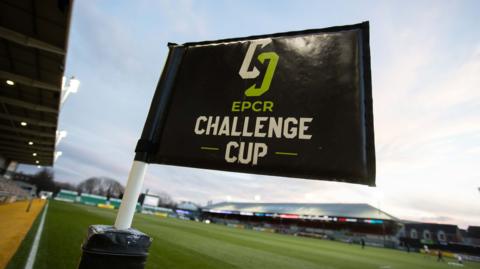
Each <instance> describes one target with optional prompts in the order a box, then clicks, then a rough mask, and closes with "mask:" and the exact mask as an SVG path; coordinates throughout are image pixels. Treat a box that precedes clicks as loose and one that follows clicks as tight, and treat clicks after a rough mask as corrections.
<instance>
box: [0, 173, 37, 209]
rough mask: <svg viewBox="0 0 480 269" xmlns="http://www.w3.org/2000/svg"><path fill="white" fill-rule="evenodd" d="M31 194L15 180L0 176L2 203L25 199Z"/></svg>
mask: <svg viewBox="0 0 480 269" xmlns="http://www.w3.org/2000/svg"><path fill="white" fill-rule="evenodd" d="M29 197H30V194H29V193H28V192H27V191H25V190H23V189H22V188H20V187H19V186H18V185H17V184H15V182H14V181H12V180H9V179H6V178H4V177H2V176H0V203H5V202H15V201H17V200H25V199H28V198H29Z"/></svg>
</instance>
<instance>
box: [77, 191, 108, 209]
mask: <svg viewBox="0 0 480 269" xmlns="http://www.w3.org/2000/svg"><path fill="white" fill-rule="evenodd" d="M80 203H82V204H85V205H92V206H98V205H99V204H106V203H107V197H105V196H100V195H95V194H88V193H82V195H80Z"/></svg>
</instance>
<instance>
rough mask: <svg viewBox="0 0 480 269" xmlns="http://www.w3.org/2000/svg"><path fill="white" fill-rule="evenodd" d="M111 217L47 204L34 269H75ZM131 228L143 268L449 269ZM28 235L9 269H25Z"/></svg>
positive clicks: (244, 233)
mask: <svg viewBox="0 0 480 269" xmlns="http://www.w3.org/2000/svg"><path fill="white" fill-rule="evenodd" d="M115 214H116V211H113V210H109V209H100V208H95V207H90V206H83V205H78V204H68V203H63V202H57V201H53V202H50V205H49V208H48V213H47V218H46V222H45V227H44V233H43V235H42V239H41V242H40V248H39V253H38V256H37V261H36V263H35V268H76V267H77V264H78V261H79V259H80V255H81V249H80V246H81V243H82V241H83V239H84V237H85V234H86V232H87V228H88V226H89V225H90V224H111V223H113V220H114V218H115ZM133 226H134V227H135V228H137V229H139V230H141V231H142V232H145V233H147V234H149V235H150V236H152V237H153V244H152V246H151V248H150V255H149V257H148V262H147V268H162V269H163V268H195V269H197V268H222V269H226V268H248V269H251V268H261V269H281V268H295V269H302V268H360V269H362V268H385V269H386V268H391V269H396V268H405V269H407V268H408V269H411V268H453V267H452V266H449V265H448V264H447V263H437V262H436V259H435V258H434V257H429V258H426V257H423V256H422V255H420V254H416V253H405V252H401V251H397V250H390V249H383V248H370V247H367V248H365V249H364V250H362V249H361V248H360V247H359V246H358V245H349V244H345V243H339V242H332V241H326V240H318V239H309V238H301V237H294V236H287V235H279V234H270V233H265V232H256V231H250V230H240V229H235V228H229V227H225V226H220V225H214V224H204V223H196V222H191V221H183V220H176V219H164V218H159V217H156V216H149V215H140V214H139V215H136V216H135V221H134V225H133ZM32 230H33V231H34V230H35V229H32ZM32 234H33V232H31V234H29V235H28V236H27V238H26V240H25V242H24V243H23V244H22V246H21V247H20V249H19V251H18V252H17V254H16V255H15V257H14V258H13V259H12V262H11V263H10V265H9V267H8V268H10V269H12V268H23V264H24V262H25V259H26V257H27V256H28V251H29V247H30V244H31V238H32V236H33V235H32ZM464 268H480V264H478V263H468V264H467V265H466V266H465V267H464Z"/></svg>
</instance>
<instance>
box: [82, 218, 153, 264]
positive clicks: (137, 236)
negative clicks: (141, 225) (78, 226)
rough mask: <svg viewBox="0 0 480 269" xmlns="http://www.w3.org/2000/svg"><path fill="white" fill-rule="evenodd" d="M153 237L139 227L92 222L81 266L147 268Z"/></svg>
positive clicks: (84, 246)
mask: <svg viewBox="0 0 480 269" xmlns="http://www.w3.org/2000/svg"><path fill="white" fill-rule="evenodd" d="M151 242H152V239H151V238H150V237H149V236H148V235H146V234H144V233H142V232H140V231H138V230H135V229H127V230H117V229H116V228H115V227H113V226H107V225H92V226H90V227H89V229H88V236H87V238H86V239H85V241H84V242H83V245H82V250H83V253H82V259H81V260H80V264H79V266H78V268H79V269H87V268H88V269H97V268H102V269H105V268H114V269H123V268H131V269H143V268H145V263H146V262H147V257H148V248H149V247H150V244H151Z"/></svg>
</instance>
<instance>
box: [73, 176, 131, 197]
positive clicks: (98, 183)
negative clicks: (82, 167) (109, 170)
mask: <svg viewBox="0 0 480 269" xmlns="http://www.w3.org/2000/svg"><path fill="white" fill-rule="evenodd" d="M77 191H79V192H81V193H90V194H96V195H102V196H107V197H115V198H118V197H120V196H121V195H122V194H123V192H124V191H125V188H124V187H123V186H122V185H121V184H120V183H118V181H116V180H114V179H111V178H106V177H92V178H89V179H86V180H84V181H83V182H81V183H80V184H78V186H77Z"/></svg>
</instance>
